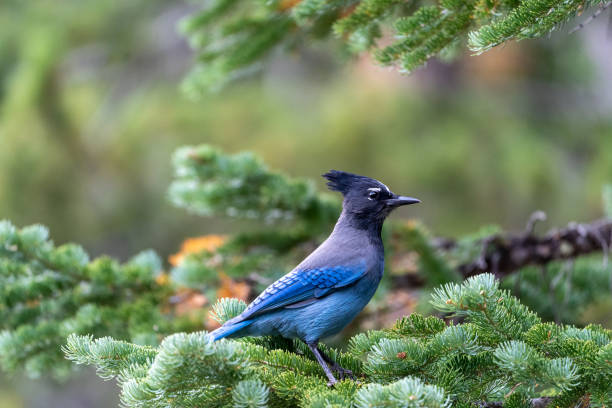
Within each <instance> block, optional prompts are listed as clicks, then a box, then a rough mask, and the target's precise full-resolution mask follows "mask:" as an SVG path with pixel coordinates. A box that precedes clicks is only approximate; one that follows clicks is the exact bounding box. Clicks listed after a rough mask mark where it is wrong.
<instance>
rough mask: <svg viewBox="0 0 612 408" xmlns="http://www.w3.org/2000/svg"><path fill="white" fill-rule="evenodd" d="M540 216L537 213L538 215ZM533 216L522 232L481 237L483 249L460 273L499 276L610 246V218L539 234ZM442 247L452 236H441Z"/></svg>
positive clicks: (574, 224) (611, 237) (604, 250)
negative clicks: (447, 238)
mask: <svg viewBox="0 0 612 408" xmlns="http://www.w3.org/2000/svg"><path fill="white" fill-rule="evenodd" d="M538 218H539V219H541V217H538ZM533 219H534V218H533V217H532V218H531V219H530V222H529V223H528V228H527V229H526V231H525V232H524V233H522V234H497V235H493V236H490V237H487V238H484V239H483V240H482V243H483V250H482V252H481V255H480V256H479V257H478V259H476V260H474V261H470V262H466V263H464V264H461V265H459V266H458V268H457V269H458V270H459V272H461V274H463V276H464V277H470V276H473V275H478V274H480V273H484V272H494V273H495V274H496V275H497V276H499V277H503V276H506V275H509V274H511V273H512V272H514V271H517V270H518V269H520V268H522V267H524V266H528V265H546V264H547V263H549V262H551V261H555V260H563V259H573V258H576V257H578V256H582V255H587V254H590V253H594V252H599V251H603V252H604V253H607V251H608V250H609V248H610V247H611V246H612V220H609V219H603V220H598V221H595V222H592V223H590V224H576V223H571V224H569V225H568V226H567V227H565V228H561V229H555V230H552V231H549V232H548V233H546V234H545V235H543V236H537V235H535V234H534V232H533V224H534V222H533ZM442 242H443V243H444V249H447V250H448V249H452V248H453V247H454V246H455V244H454V242H453V241H452V240H444V241H442Z"/></svg>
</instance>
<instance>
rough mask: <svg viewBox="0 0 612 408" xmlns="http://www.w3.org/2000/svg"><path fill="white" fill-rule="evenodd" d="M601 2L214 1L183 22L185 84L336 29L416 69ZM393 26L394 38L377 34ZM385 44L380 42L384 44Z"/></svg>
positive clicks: (553, 24)
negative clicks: (188, 52) (189, 50)
mask: <svg viewBox="0 0 612 408" xmlns="http://www.w3.org/2000/svg"><path fill="white" fill-rule="evenodd" d="M597 5H603V1H601V0H589V1H584V0H526V1H516V0H439V1H436V2H433V4H432V3H431V2H425V1H415V2H409V3H406V2H402V1H398V0H360V1H359V0H342V1H339V0H332V1H322V0H274V1H267V2H261V1H257V2H247V1H240V0H215V1H213V2H211V4H210V5H208V7H206V8H205V9H204V10H202V11H200V12H199V13H196V14H195V15H194V16H192V17H190V18H188V19H187V20H185V22H184V24H183V30H184V32H185V33H186V34H187V35H188V36H189V38H190V40H191V44H192V46H193V48H194V49H195V50H196V51H197V52H198V55H199V57H198V62H197V65H196V67H195V69H194V70H193V72H192V74H191V76H190V78H189V79H188V81H187V82H186V87H187V89H188V90H190V91H191V92H195V93H197V92H200V91H202V90H207V89H211V88H215V87H218V86H220V85H222V84H223V83H225V82H227V81H228V80H231V79H233V78H236V77H238V76H241V75H243V74H245V73H248V72H251V71H254V70H256V69H257V67H258V66H259V65H260V64H261V60H262V59H263V58H264V57H265V56H266V55H269V54H270V53H271V51H272V50H273V49H274V48H276V47H278V46H283V47H291V46H294V45H296V44H299V43H300V40H301V39H302V38H321V37H325V36H328V35H331V34H334V35H335V36H336V37H339V38H342V39H343V40H345V42H346V44H347V45H348V49H349V50H350V51H351V52H361V51H366V50H371V49H376V51H375V56H376V59H377V61H378V62H379V63H381V64H383V65H392V66H395V67H397V68H398V69H399V70H400V71H402V72H410V71H413V70H414V69H416V68H418V67H420V66H422V65H423V64H425V63H426V62H427V61H428V60H429V59H431V58H432V57H434V56H436V55H440V54H444V53H445V52H446V51H451V50H452V49H454V48H457V46H459V45H461V44H462V43H463V42H464V40H465V39H466V38H467V43H468V46H469V48H470V49H471V50H472V51H473V52H475V53H477V54H480V53H482V52H485V51H487V50H489V49H491V48H492V47H495V46H497V45H499V44H502V43H504V42H507V41H510V40H522V39H525V38H537V37H542V36H545V35H547V34H548V33H550V32H551V31H553V30H555V29H556V28H557V27H559V26H560V25H561V24H562V23H564V22H566V21H568V20H569V19H571V18H572V17H574V16H575V15H576V14H577V13H579V12H582V11H584V10H585V9H588V8H591V7H595V6H597ZM387 31H392V32H393V37H394V39H395V41H394V42H393V43H392V44H390V45H386V46H382V45H381V44H379V40H380V39H381V38H382V37H383V34H384V33H386V32H387ZM380 43H382V42H380Z"/></svg>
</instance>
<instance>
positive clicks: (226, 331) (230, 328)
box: [210, 320, 253, 341]
mask: <svg viewBox="0 0 612 408" xmlns="http://www.w3.org/2000/svg"><path fill="white" fill-rule="evenodd" d="M251 323H253V320H243V321H241V322H238V323H234V324H230V325H227V326H226V325H223V326H221V327H219V328H218V329H217V330H214V331H212V332H211V333H210V336H212V338H213V341H217V340H220V339H222V338H224V337H227V336H231V335H232V334H234V333H236V332H237V331H238V330H240V329H242V328H243V327H246V326H248V325H249V324H251Z"/></svg>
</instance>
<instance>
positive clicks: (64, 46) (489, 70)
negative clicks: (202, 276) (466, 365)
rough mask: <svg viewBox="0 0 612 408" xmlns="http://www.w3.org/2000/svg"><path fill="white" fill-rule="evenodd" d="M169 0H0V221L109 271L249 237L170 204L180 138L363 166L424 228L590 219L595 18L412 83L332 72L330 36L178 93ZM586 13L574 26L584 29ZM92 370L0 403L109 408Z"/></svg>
mask: <svg viewBox="0 0 612 408" xmlns="http://www.w3.org/2000/svg"><path fill="white" fill-rule="evenodd" d="M197 7H198V4H195V3H193V2H185V1H178V0H175V1H172V2H168V1H161V0H132V1H129V2H117V1H112V0H97V1H76V0H64V1H61V2H56V1H45V0H31V1H28V2H22V1H17V0H7V1H4V2H2V4H0V218H1V219H4V218H7V219H9V220H11V221H12V222H13V223H14V224H16V225H18V226H24V225H29V224H32V223H42V224H45V225H47V226H49V228H50V230H51V234H52V236H53V237H54V240H55V242H56V243H58V244H61V243H65V242H69V241H74V242H78V243H80V244H82V245H83V246H84V247H85V248H86V249H87V250H88V251H89V252H90V253H91V254H92V256H96V255H99V254H103V253H105V254H109V255H112V256H115V257H118V258H120V259H126V258H127V257H128V256H129V255H131V254H134V253H136V252H138V251H140V250H142V249H145V248H154V249H155V250H156V251H158V252H159V253H160V254H162V255H163V256H167V255H169V254H171V253H173V252H176V251H177V250H178V248H179V246H180V243H181V242H182V241H183V240H184V239H185V238H186V237H189V236H198V235H203V234H207V233H215V232H216V233H218V232H226V231H240V230H244V229H248V228H253V226H254V225H253V223H252V222H244V221H241V222H239V221H235V220H234V221H231V220H218V219H215V220H213V219H205V218H201V217H197V216H193V215H189V214H187V213H185V212H184V211H183V210H180V209H176V208H175V207H173V206H171V205H170V204H169V202H168V200H167V196H166V189H167V187H168V184H169V182H170V180H171V177H172V169H171V165H170V156H171V154H172V152H173V151H174V149H176V148H177V147H179V146H181V145H185V144H197V143H210V144H213V145H217V146H219V147H221V148H223V149H224V150H225V151H227V152H236V151H241V150H250V151H253V152H255V153H256V154H257V155H259V156H261V157H262V158H263V159H264V160H265V161H266V163H267V164H268V165H269V166H270V167H272V168H277V169H281V170H282V171H284V172H286V173H288V174H291V175H294V176H306V177H311V178H313V179H317V183H318V185H319V187H320V188H321V189H322V188H323V181H322V180H319V179H318V178H319V177H318V176H319V175H320V174H321V173H323V172H324V171H326V170H328V169H330V168H337V169H342V170H349V171H353V172H357V173H362V174H367V175H370V176H373V177H377V178H380V179H382V180H384V181H385V182H386V183H387V184H388V185H389V186H391V188H392V189H394V190H395V191H398V192H402V193H406V194H411V195H414V196H417V197H419V198H421V199H422V200H423V202H424V204H423V205H421V206H418V207H411V208H409V209H403V210H401V212H398V214H396V215H394V217H416V218H420V219H422V220H423V221H424V223H425V224H426V225H428V226H429V227H430V229H431V230H432V231H433V232H434V233H435V234H436V235H443V236H456V235H458V234H463V233H467V232H470V231H473V230H474V229H476V228H477V227H479V226H481V225H482V224H488V223H495V224H500V225H502V226H503V227H504V228H506V229H509V230H520V229H522V228H523V227H524V225H525V222H526V220H527V219H528V217H529V215H530V214H531V213H532V212H533V211H534V210H538V209H539V210H544V211H545V212H546V213H547V214H548V221H547V222H546V223H545V224H543V225H541V226H540V227H539V228H542V229H545V228H547V227H551V226H561V225H565V224H567V223H568V222H569V221H590V220H593V219H595V218H598V217H599V216H601V187H602V185H603V184H605V183H607V182H611V181H612V80H610V78H612V29H611V27H612V25H611V24H610V17H609V16H610V13H609V12H607V13H604V14H602V15H601V16H600V17H599V18H598V19H597V20H596V21H595V22H594V23H592V24H589V25H587V26H586V27H585V28H584V29H582V30H580V31H578V32H577V33H575V34H572V35H568V31H569V29H570V28H572V24H573V23H570V25H569V26H568V27H566V28H565V29H564V30H561V31H559V32H556V33H554V34H553V35H552V36H551V37H550V38H547V39H543V40H537V41H524V42H521V43H518V44H517V43H513V44H510V45H506V46H502V47H499V48H497V49H494V50H492V51H490V52H488V53H486V54H484V55H482V56H478V57H473V56H469V52H465V53H464V55H463V56H461V55H460V56H458V57H457V58H456V59H454V60H453V61H451V62H448V61H446V62H441V61H434V62H432V63H430V64H429V65H428V66H427V67H426V68H424V69H421V70H419V71H418V72H416V73H414V74H412V75H410V76H401V75H399V74H398V73H397V72H395V71H392V70H389V69H384V68H380V67H378V66H376V65H375V64H374V63H373V62H372V59H371V58H370V57H369V56H368V55H363V56H361V57H359V58H357V59H350V60H347V59H345V58H344V57H339V56H338V55H339V53H338V52H336V50H337V44H334V43H333V41H331V42H326V43H317V44H308V45H305V46H304V48H303V49H297V50H293V51H292V52H290V53H278V54H276V55H273V56H271V58H270V61H269V63H268V65H267V66H266V67H265V69H264V70H263V71H262V73H261V74H259V75H257V76H256V77H255V78H251V79H249V80H244V81H241V82H238V83H234V84H233V85H231V86H229V87H227V88H225V89H222V90H220V91H219V92H217V93H215V94H206V95H202V96H201V97H200V98H197V99H193V98H189V97H187V96H186V94H185V93H184V92H182V91H181V80H182V79H183V78H184V76H185V75H186V73H187V72H188V71H189V69H190V67H191V64H192V59H193V55H192V53H191V51H190V49H189V47H188V45H187V43H186V41H185V39H184V38H183V37H181V36H180V35H179V34H178V32H177V29H176V26H177V22H178V21H180V19H181V18H182V17H184V16H186V15H188V14H189V13H190V12H192V11H193V10H195V9H196V8H197ZM586 17H587V16H583V19H584V18H586ZM116 394H117V392H116V388H115V387H114V385H113V383H112V382H107V383H103V382H101V381H100V380H99V379H98V378H97V377H95V375H94V374H93V373H91V372H88V371H84V372H83V374H82V375H81V376H79V377H78V378H75V379H73V380H70V381H69V382H68V383H63V384H58V383H54V382H50V381H49V380H45V379H40V380H25V379H22V378H19V377H17V378H3V377H2V376H1V374H0V408H21V407H24V408H25V407H66V408H69V407H114V406H117V404H118V400H117V397H116Z"/></svg>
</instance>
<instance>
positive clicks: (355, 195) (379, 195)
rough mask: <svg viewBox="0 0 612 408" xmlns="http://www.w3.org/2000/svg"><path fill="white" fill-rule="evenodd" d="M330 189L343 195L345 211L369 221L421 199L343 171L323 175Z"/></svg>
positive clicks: (381, 219)
mask: <svg viewBox="0 0 612 408" xmlns="http://www.w3.org/2000/svg"><path fill="white" fill-rule="evenodd" d="M323 177H325V178H326V179H327V180H328V181H327V186H328V187H329V189H330V190H332V191H339V192H341V193H342V195H343V196H344V202H343V203H342V207H343V209H344V211H345V212H346V213H349V214H352V215H355V216H357V217H359V218H362V219H367V220H369V221H383V220H384V219H385V218H386V217H387V215H389V213H391V211H393V210H394V209H395V208H397V207H399V206H402V205H409V204H416V203H420V202H421V201H420V200H418V199H416V198H412V197H405V196H400V195H397V194H394V193H393V192H392V191H391V190H389V187H387V186H386V185H384V184H383V183H381V182H380V181H378V180H375V179H372V178H369V177H365V176H358V175H356V174H352V173H346V172H344V171H338V170H330V171H328V172H327V173H325V174H324V175H323Z"/></svg>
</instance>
